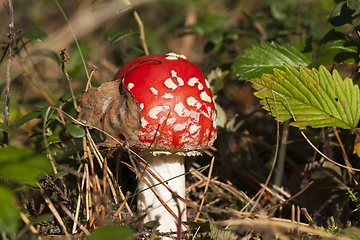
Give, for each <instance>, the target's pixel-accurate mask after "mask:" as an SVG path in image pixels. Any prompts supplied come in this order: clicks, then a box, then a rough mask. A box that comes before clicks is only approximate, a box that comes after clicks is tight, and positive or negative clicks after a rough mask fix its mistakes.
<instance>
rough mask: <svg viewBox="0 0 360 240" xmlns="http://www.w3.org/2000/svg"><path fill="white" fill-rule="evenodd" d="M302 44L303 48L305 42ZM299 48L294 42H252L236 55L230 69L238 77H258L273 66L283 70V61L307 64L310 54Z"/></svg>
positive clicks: (296, 64) (310, 59)
mask: <svg viewBox="0 0 360 240" xmlns="http://www.w3.org/2000/svg"><path fill="white" fill-rule="evenodd" d="M302 46H303V48H305V42H303V43H302ZM299 48H300V46H297V45H295V44H294V45H292V44H289V45H286V46H279V45H278V44H277V43H275V42H271V43H269V42H262V43H261V44H254V45H253V46H252V48H251V49H249V48H248V49H245V54H243V55H240V56H238V57H237V59H236V62H235V63H234V65H233V66H232V69H233V71H234V72H235V73H236V74H237V75H238V76H239V77H240V79H250V78H256V77H260V76H261V74H262V73H272V70H273V68H278V69H282V70H285V68H284V64H285V63H286V64H288V65H290V66H293V67H299V65H304V66H307V65H308V64H310V63H311V61H312V57H311V54H310V55H309V54H307V53H304V52H302V51H299Z"/></svg>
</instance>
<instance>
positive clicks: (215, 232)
mask: <svg viewBox="0 0 360 240" xmlns="http://www.w3.org/2000/svg"><path fill="white" fill-rule="evenodd" d="M209 223H210V237H211V239H213V240H231V239H234V237H235V235H234V234H233V232H232V231H230V230H228V229H221V228H218V227H217V226H215V224H214V223H213V222H212V221H209Z"/></svg>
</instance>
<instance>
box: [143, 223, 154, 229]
mask: <svg viewBox="0 0 360 240" xmlns="http://www.w3.org/2000/svg"><path fill="white" fill-rule="evenodd" d="M155 224H156V221H148V222H146V223H144V227H146V228H147V229H153V228H154V227H155Z"/></svg>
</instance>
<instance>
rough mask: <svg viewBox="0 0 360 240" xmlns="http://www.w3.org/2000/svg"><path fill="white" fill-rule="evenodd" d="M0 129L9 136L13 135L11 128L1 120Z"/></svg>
mask: <svg viewBox="0 0 360 240" xmlns="http://www.w3.org/2000/svg"><path fill="white" fill-rule="evenodd" d="M0 130H2V131H4V132H7V133H8V134H9V135H10V136H12V135H13V134H12V131H11V129H10V128H9V127H8V126H7V125H5V124H4V123H2V122H0Z"/></svg>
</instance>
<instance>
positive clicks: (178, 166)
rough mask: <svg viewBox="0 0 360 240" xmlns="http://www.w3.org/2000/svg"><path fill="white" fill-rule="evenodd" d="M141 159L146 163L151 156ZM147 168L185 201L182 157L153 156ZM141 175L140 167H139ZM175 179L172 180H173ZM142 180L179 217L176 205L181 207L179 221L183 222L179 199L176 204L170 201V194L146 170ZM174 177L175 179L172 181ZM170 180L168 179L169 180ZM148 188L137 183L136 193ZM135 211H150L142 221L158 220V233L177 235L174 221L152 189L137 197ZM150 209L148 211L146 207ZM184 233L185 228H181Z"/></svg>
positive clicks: (141, 183)
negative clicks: (148, 184)
mask: <svg viewBox="0 0 360 240" xmlns="http://www.w3.org/2000/svg"><path fill="white" fill-rule="evenodd" d="M143 158H144V159H145V160H146V161H148V160H149V159H150V155H146V156H143ZM148 168H149V169H150V170H151V171H152V172H153V173H154V174H156V175H157V177H158V178H160V179H162V180H163V181H165V184H166V185H167V186H169V188H170V189H171V190H172V191H173V192H176V193H177V194H178V196H181V197H182V198H184V199H185V175H184V173H185V166H184V156H178V155H175V154H171V155H162V156H152V157H151V159H150V162H149V165H148ZM140 169H141V172H142V171H143V168H140ZM174 177H175V178H174ZM144 178H145V179H146V181H148V182H149V183H150V185H151V186H154V185H156V186H155V187H153V189H154V190H155V192H156V193H157V195H158V196H159V197H160V198H161V199H162V200H163V201H164V202H165V203H166V204H167V205H168V206H169V208H170V209H171V210H172V211H173V212H174V213H175V214H176V216H177V217H179V211H178V208H177V203H178V204H179V205H180V210H181V212H182V215H181V222H183V221H186V205H185V203H183V202H182V201H180V200H179V199H178V200H177V203H176V201H175V200H174V199H173V196H172V193H171V192H170V191H169V190H168V189H167V188H166V187H165V186H163V185H162V184H159V181H158V180H156V179H155V178H154V177H153V176H151V174H149V173H148V172H147V171H145V173H144ZM172 178H174V179H172ZM169 179H171V180H169ZM147 188H148V186H147V185H146V184H145V183H144V182H143V181H140V184H139V191H142V190H144V189H147ZM137 202H138V209H139V210H140V211H144V210H146V209H148V210H149V213H148V215H147V216H146V218H145V222H148V221H155V220H156V219H157V217H159V223H160V224H161V225H160V226H159V227H158V230H159V231H160V232H176V231H177V221H176V219H175V218H174V216H172V215H171V214H170V213H169V212H168V211H167V210H166V208H165V207H164V206H163V205H162V204H161V202H160V201H159V200H158V198H157V197H156V196H155V194H154V193H153V192H152V191H151V189H147V190H145V191H143V192H141V193H139V195H138V200H137ZM149 207H150V208H149ZM182 230H184V227H182Z"/></svg>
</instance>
